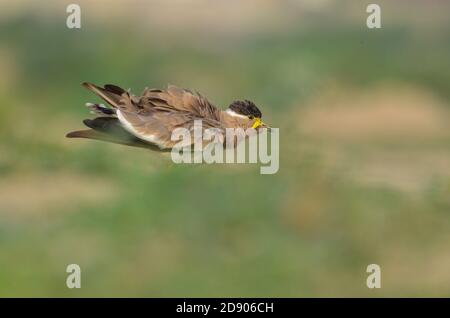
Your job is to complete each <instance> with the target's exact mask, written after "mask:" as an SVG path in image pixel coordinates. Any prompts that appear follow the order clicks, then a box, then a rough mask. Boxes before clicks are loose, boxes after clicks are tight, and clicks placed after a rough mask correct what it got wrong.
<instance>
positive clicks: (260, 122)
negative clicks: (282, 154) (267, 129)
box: [252, 118, 264, 129]
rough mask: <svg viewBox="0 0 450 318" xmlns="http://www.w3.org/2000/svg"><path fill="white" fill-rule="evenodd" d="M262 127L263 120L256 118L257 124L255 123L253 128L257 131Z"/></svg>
mask: <svg viewBox="0 0 450 318" xmlns="http://www.w3.org/2000/svg"><path fill="white" fill-rule="evenodd" d="M262 125H264V123H263V122H262V120H261V118H255V122H254V123H253V126H252V128H253V129H256V128H258V127H259V126H262Z"/></svg>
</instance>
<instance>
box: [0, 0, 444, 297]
mask: <svg viewBox="0 0 450 318" xmlns="http://www.w3.org/2000/svg"><path fill="white" fill-rule="evenodd" d="M75 2H76V3H78V4H79V5H80V6H81V18H82V27H81V29H79V30H70V29H68V28H67V27H66V18H67V15H68V14H67V13H66V7H67V5H68V4H69V3H71V2H67V1H56V0H55V1H39V2H38V1H23V0H20V1H12V0H9V1H2V2H1V3H0V70H1V76H0V105H1V106H0V296H3V297H5V296H26V297H28V296H44V297H45V296H62V297H79V296H125V297H127V296H146V297H157V296H159V297H170V296H185V297H187V296H197V297H199V296H207V297H214V296H234V297H239V296H255V297H256V296H259V297H263V296H285V297H305V296H308V297H314V296H325V297H328V296H339V297H340V296H344V297H345V296H362V297H373V296H450V254H449V246H450V231H449V226H450V195H449V194H450V143H449V141H450V127H449V123H450V121H449V119H450V116H449V111H450V89H449V83H450V59H449V56H450V41H449V40H450V38H449V35H450V19H449V18H448V12H450V3H449V2H448V1H377V3H378V4H379V5H380V6H381V9H382V15H381V17H382V28H381V29H374V30H370V29H368V28H367V27H366V24H365V23H366V18H367V15H368V14H367V13H366V6H367V4H368V3H370V2H369V1H332V0H320V1H313V0H310V1H293V0H292V1H268V0H261V1H235V0H233V1H202V0H185V1H181V0H176V1H136V0H134V1H95V2H94V1H75ZM84 81H90V82H94V83H97V84H105V83H113V84H117V85H120V86H123V87H125V88H128V87H130V88H132V91H133V92H135V93H140V92H141V91H142V89H143V88H144V87H146V86H150V87H165V86H166V85H167V84H168V83H171V84H176V85H178V86H181V87H187V88H193V89H196V90H198V91H200V92H201V93H203V94H204V95H206V96H207V97H208V98H209V99H210V100H211V101H212V102H214V103H215V104H216V105H220V106H222V107H223V108H225V107H227V105H228V104H229V103H230V102H231V101H233V100H235V99H244V98H247V99H250V100H253V101H254V102H255V103H256V104H257V105H259V107H260V108H261V109H262V112H263V114H264V119H265V121H266V122H267V123H269V124H270V125H272V126H273V127H279V128H280V142H281V145H280V170H279V172H278V173H277V174H275V175H260V174H259V167H258V166H257V165H175V164H173V163H172V162H171V160H170V158H168V157H167V156H164V155H161V154H158V153H153V152H150V151H146V150H142V149H134V148H130V147H124V146H119V145H113V144H107V143H101V142H96V141H88V140H72V139H71V140H69V139H66V138H65V137H64V136H65V134H66V133H67V132H68V131H71V130H76V129H79V128H82V127H83V126H82V123H81V120H82V119H84V118H89V117H90V115H89V113H88V111H87V109H86V108H85V107H84V106H83V105H84V103H85V102H88V101H89V102H94V101H99V100H98V98H97V97H95V96H94V95H92V94H91V93H90V92H88V91H87V90H85V89H83V88H82V87H81V86H80V83H82V82H84ZM71 263H76V264H79V265H80V266H81V270H82V278H81V281H82V282H81V284H82V288H81V289H78V290H75V289H72V290H70V289H68V288H67V287H66V284H65V282H66V277H67V274H66V272H65V270H66V266H67V265H68V264H71ZM372 263H375V264H379V265H380V266H381V270H382V288H381V289H376V290H371V289H368V288H367V287H366V277H367V274H366V267H367V265H368V264H372Z"/></svg>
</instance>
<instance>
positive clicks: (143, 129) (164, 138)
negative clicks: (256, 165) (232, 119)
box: [118, 111, 225, 149]
mask: <svg viewBox="0 0 450 318" xmlns="http://www.w3.org/2000/svg"><path fill="white" fill-rule="evenodd" d="M118 118H119V120H120V122H121V123H122V124H123V127H124V128H125V129H126V130H127V131H128V132H130V133H131V134H133V135H134V136H136V137H138V138H140V139H142V140H145V141H147V142H150V143H153V144H155V145H158V146H159V147H160V148H162V149H165V148H172V147H174V146H175V145H176V144H178V145H179V142H180V139H183V140H182V141H183V142H184V143H183V144H182V146H183V147H184V146H188V145H192V144H193V143H194V142H195V138H196V135H195V134H194V128H195V121H196V120H201V125H202V126H201V128H202V129H201V130H202V134H204V132H205V130H206V129H211V128H213V129H215V131H218V132H220V134H221V135H224V134H225V130H224V129H223V128H222V127H221V126H220V125H219V126H218V125H217V123H216V121H214V120H209V119H205V118H199V117H196V116H195V115H193V114H192V113H188V112H185V111H169V112H164V111H154V112H152V111H150V112H143V113H136V112H126V111H119V112H118ZM177 128H184V129H186V130H185V132H186V133H189V138H187V137H181V136H178V137H177V138H178V139H175V140H172V134H173V132H174V131H175V129H177ZM197 137H200V138H201V137H202V136H198V135H197ZM174 138H175V136H174Z"/></svg>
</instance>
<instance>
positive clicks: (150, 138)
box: [116, 109, 165, 149]
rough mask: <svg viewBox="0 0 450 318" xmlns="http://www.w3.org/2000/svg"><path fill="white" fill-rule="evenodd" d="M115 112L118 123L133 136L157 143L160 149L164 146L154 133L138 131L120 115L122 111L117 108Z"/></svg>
mask: <svg viewBox="0 0 450 318" xmlns="http://www.w3.org/2000/svg"><path fill="white" fill-rule="evenodd" d="M116 114H117V118H118V119H119V121H120V123H121V124H122V125H123V128H125V130H126V131H128V132H129V133H131V134H133V135H134V136H136V137H137V138H139V139H142V140H144V141H147V142H150V143H152V144H155V145H157V146H158V147H159V148H161V149H162V148H165V146H164V143H163V142H161V140H159V139H158V138H157V137H156V136H155V135H151V134H148V135H145V134H142V133H140V132H138V131H137V130H136V128H134V127H133V125H131V124H130V123H129V122H128V121H127V120H126V119H125V117H124V116H123V115H122V112H121V111H120V110H119V109H117V110H116Z"/></svg>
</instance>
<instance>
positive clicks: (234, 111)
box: [227, 100, 269, 129]
mask: <svg viewBox="0 0 450 318" xmlns="http://www.w3.org/2000/svg"><path fill="white" fill-rule="evenodd" d="M227 113H228V114H230V115H231V116H237V117H242V118H247V119H248V120H249V121H250V122H249V124H250V125H249V126H251V127H252V128H254V129H258V128H269V127H268V126H267V125H266V124H265V123H263V122H262V120H261V118H262V113H261V111H260V110H259V109H258V107H256V105H255V103H253V102H251V101H249V100H238V101H234V102H232V103H231V104H230V106H228V109H227Z"/></svg>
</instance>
